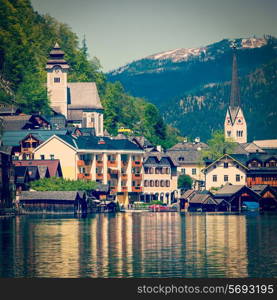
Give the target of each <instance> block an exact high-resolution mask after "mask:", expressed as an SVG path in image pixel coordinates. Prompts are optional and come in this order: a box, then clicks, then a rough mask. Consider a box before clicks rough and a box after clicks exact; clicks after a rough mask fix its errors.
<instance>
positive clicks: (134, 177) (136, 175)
mask: <svg viewBox="0 0 277 300" xmlns="http://www.w3.org/2000/svg"><path fill="white" fill-rule="evenodd" d="M132 180H142V175H141V174H134V173H133V174H132Z"/></svg>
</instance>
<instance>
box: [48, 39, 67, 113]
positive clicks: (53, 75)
mask: <svg viewBox="0 0 277 300" xmlns="http://www.w3.org/2000/svg"><path fill="white" fill-rule="evenodd" d="M68 69H69V65H68V64H67V62H66V61H65V60H64V52H63V51H62V50H61V48H60V46H59V44H58V43H56V44H55V46H54V48H53V49H52V50H51V52H50V55H49V59H48V61H47V65H46V71H47V92H48V96H49V99H50V106H51V108H52V109H53V110H54V111H56V112H58V113H61V114H63V115H64V116H65V117H66V118H67V72H68Z"/></svg>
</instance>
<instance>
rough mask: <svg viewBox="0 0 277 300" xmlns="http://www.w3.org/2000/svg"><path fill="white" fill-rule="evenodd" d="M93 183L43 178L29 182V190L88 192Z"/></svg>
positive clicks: (93, 185)
mask: <svg viewBox="0 0 277 300" xmlns="http://www.w3.org/2000/svg"><path fill="white" fill-rule="evenodd" d="M96 186H97V184H96V182H95V181H84V180H69V179H64V178H57V177H51V178H43V179H39V180H36V181H32V182H30V188H31V189H33V190H36V191H88V190H94V189H95V188H96Z"/></svg>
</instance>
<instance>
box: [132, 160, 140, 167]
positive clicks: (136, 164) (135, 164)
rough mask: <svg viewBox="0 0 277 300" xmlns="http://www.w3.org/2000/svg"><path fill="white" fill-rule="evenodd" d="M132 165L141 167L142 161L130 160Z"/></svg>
mask: <svg viewBox="0 0 277 300" xmlns="http://www.w3.org/2000/svg"><path fill="white" fill-rule="evenodd" d="M132 167H142V161H139V160H134V161H132Z"/></svg>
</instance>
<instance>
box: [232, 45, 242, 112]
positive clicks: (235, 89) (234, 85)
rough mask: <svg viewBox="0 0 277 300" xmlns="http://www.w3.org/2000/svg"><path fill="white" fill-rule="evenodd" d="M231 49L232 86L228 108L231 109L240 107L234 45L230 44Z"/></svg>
mask: <svg viewBox="0 0 277 300" xmlns="http://www.w3.org/2000/svg"><path fill="white" fill-rule="evenodd" d="M231 47H232V48H233V67H232V85H231V97H230V107H232V108H233V107H239V106H240V93H239V79H238V64H237V55H236V45H235V44H232V46H231Z"/></svg>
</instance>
